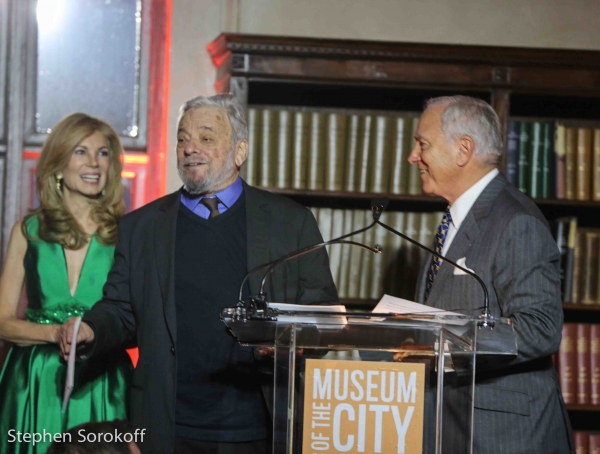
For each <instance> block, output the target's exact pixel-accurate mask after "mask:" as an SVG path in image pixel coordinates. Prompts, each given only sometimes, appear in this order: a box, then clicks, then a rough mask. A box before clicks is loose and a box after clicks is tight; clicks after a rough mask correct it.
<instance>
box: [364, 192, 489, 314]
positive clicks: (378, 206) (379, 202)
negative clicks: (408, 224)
mask: <svg viewBox="0 0 600 454" xmlns="http://www.w3.org/2000/svg"><path fill="white" fill-rule="evenodd" d="M389 203H390V199H388V198H387V197H381V198H378V199H371V210H372V211H373V221H374V223H375V224H379V225H380V226H381V227H383V228H384V229H386V230H389V231H390V232H392V233H395V234H396V235H398V236H399V237H401V238H404V239H405V240H406V241H408V242H410V243H411V244H414V245H415V246H418V247H420V248H421V249H423V250H425V251H427V252H429V253H431V254H433V255H434V256H436V257H437V258H439V259H441V260H443V261H444V262H448V263H449V264H450V265H452V266H454V267H455V268H458V269H459V270H461V271H464V272H465V273H467V274H468V275H470V276H473V277H474V278H475V279H477V282H479V285H481V288H482V289H483V295H484V298H483V313H482V314H481V316H482V318H483V319H484V324H483V326H487V322H485V319H487V318H489V317H491V314H490V297H489V294H488V289H487V287H486V285H485V283H484V282H483V280H482V279H481V278H480V277H479V276H477V274H475V273H474V272H473V271H471V270H469V269H467V268H465V267H463V266H460V265H459V264H457V263H455V262H453V261H452V260H450V259H447V258H446V257H444V256H443V255H440V254H438V253H437V252H435V251H434V250H433V249H430V248H428V247H427V246H424V245H422V244H421V243H419V242H418V241H415V240H413V239H412V238H409V237H408V236H406V235H405V234H403V233H400V232H398V231H397V230H394V229H393V228H391V227H390V226H388V225H386V224H384V223H383V222H381V221H380V220H379V218H380V217H381V214H382V213H383V210H384V209H385V208H386V207H387V206H388V204H389Z"/></svg>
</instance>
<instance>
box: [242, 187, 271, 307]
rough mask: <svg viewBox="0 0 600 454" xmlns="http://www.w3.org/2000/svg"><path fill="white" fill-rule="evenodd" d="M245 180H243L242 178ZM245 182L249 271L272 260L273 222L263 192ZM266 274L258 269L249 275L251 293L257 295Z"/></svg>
mask: <svg viewBox="0 0 600 454" xmlns="http://www.w3.org/2000/svg"><path fill="white" fill-rule="evenodd" d="M242 181H243V180H242ZM243 184H244V194H245V195H246V244H247V246H246V250H247V251H248V258H247V261H248V271H250V270H252V269H253V268H255V267H257V266H258V265H262V264H264V263H268V262H269V261H271V260H272V258H271V256H270V249H269V231H270V225H269V223H270V222H272V219H271V216H269V206H268V203H267V201H266V200H265V198H264V197H263V195H262V193H261V192H260V191H258V190H256V189H254V188H253V187H252V186H248V185H247V184H246V182H244V181H243ZM263 275H264V270H263V271H258V272H256V273H254V274H253V275H252V276H250V277H249V281H250V294H252V295H256V294H257V293H258V291H259V290H260V282H261V280H262V277H263Z"/></svg>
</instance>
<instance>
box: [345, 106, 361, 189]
mask: <svg viewBox="0 0 600 454" xmlns="http://www.w3.org/2000/svg"><path fill="white" fill-rule="evenodd" d="M362 124H363V123H362V121H361V118H360V116H359V115H350V118H349V119H348V138H347V140H346V166H345V171H346V172H345V176H344V189H345V190H346V191H348V192H354V191H356V187H357V185H356V160H357V159H358V148H359V145H358V144H359V137H360V135H361V134H360V133H359V131H360V129H361V127H362Z"/></svg>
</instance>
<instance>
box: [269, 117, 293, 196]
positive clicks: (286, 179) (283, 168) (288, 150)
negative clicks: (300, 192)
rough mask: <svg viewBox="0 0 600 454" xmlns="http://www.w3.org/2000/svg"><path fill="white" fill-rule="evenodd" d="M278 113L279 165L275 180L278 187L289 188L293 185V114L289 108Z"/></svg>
mask: <svg viewBox="0 0 600 454" xmlns="http://www.w3.org/2000/svg"><path fill="white" fill-rule="evenodd" d="M278 113H279V136H278V141H277V160H276V162H277V165H276V172H275V174H274V176H273V182H274V186H275V187H276V188H289V187H290V186H291V166H290V163H291V156H292V115H291V114H290V112H289V111H287V110H280V111H279V112H278Z"/></svg>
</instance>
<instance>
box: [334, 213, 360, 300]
mask: <svg viewBox="0 0 600 454" xmlns="http://www.w3.org/2000/svg"><path fill="white" fill-rule="evenodd" d="M357 228H358V226H356V227H355V226H354V223H353V211H352V210H344V232H352V231H353V230H356V229H357ZM340 248H341V258H340V273H339V284H338V296H339V297H340V298H348V283H349V278H350V252H351V250H352V249H354V248H353V247H352V246H350V245H349V244H344V245H341V246H340Z"/></svg>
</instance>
